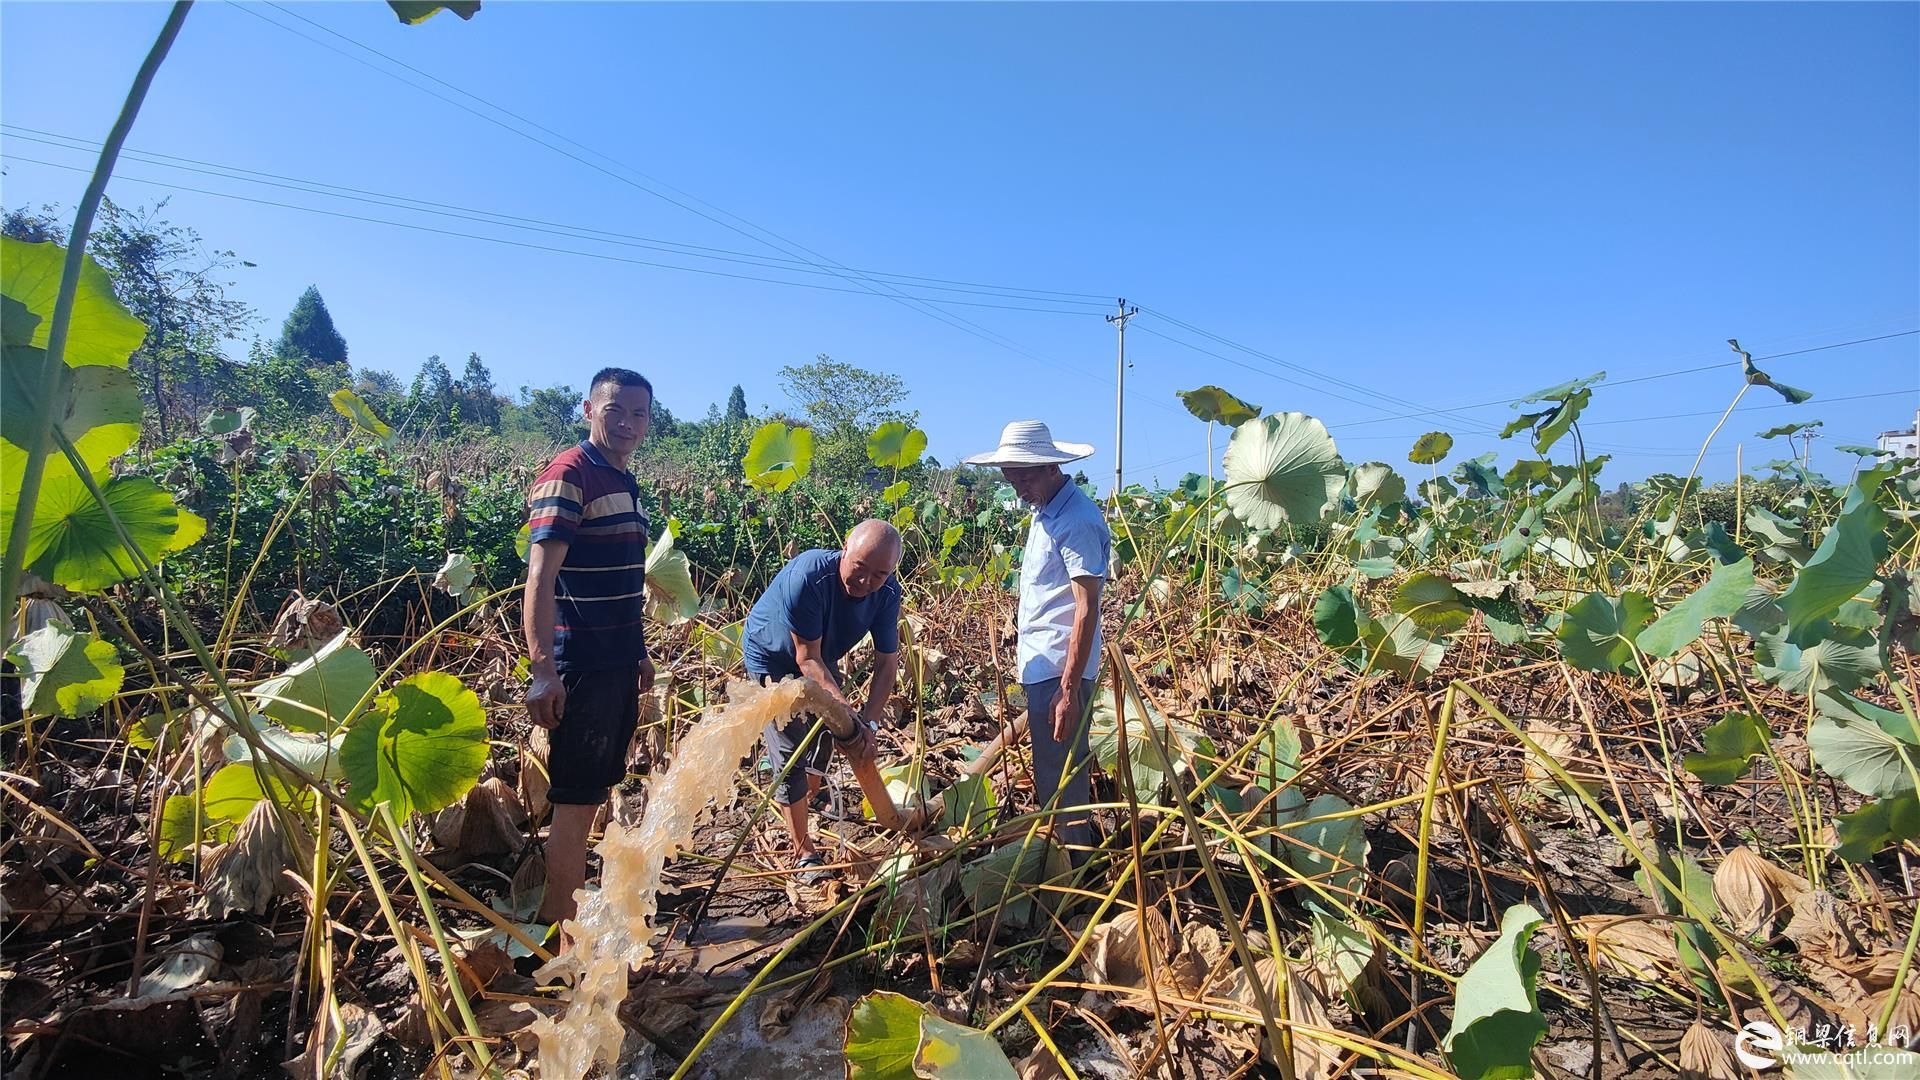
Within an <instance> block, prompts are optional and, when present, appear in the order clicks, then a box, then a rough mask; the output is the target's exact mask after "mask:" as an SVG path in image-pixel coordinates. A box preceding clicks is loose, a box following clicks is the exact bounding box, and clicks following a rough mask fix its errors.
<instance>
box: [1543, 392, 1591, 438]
mask: <svg viewBox="0 0 1920 1080" xmlns="http://www.w3.org/2000/svg"><path fill="white" fill-rule="evenodd" d="M1592 401H1593V391H1591V390H1578V391H1575V392H1574V393H1572V394H1569V395H1568V396H1567V398H1566V400H1564V401H1562V402H1561V403H1560V405H1559V407H1557V408H1555V409H1554V410H1553V411H1552V413H1550V414H1549V415H1548V416H1547V417H1546V419H1545V420H1544V421H1543V422H1542V423H1540V424H1539V425H1538V426H1536V427H1535V428H1534V432H1533V448H1534V450H1536V451H1538V452H1539V453H1542V454H1544V453H1546V452H1547V451H1548V450H1551V449H1552V448H1553V444H1554V443H1557V442H1559V441H1560V437H1561V436H1562V435H1565V434H1566V433H1567V431H1568V430H1569V429H1571V428H1572V427H1573V422H1574V421H1575V420H1578V419H1580V414H1581V412H1583V411H1584V410H1585V409H1586V407H1587V405H1588V404H1589V403H1591V402H1592Z"/></svg>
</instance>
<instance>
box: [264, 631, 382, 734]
mask: <svg viewBox="0 0 1920 1080" xmlns="http://www.w3.org/2000/svg"><path fill="white" fill-rule="evenodd" d="M347 634H348V631H345V630H342V631H340V632H339V633H338V634H335V635H334V636H333V638H332V640H330V641H328V642H327V643H326V644H324V645H322V646H320V647H319V648H318V649H315V650H314V651H313V653H312V654H311V655H309V656H307V657H306V658H305V659H303V660H301V661H300V662H299V663H297V664H295V665H293V666H292V667H290V668H288V669H287V671H286V674H284V675H280V676H277V677H275V678H272V679H268V680H267V681H266V682H263V683H261V684H260V685H259V686H257V687H255V688H254V689H253V691H252V695H251V696H252V697H253V698H254V699H255V700H257V701H259V702H260V706H259V708H260V711H261V712H262V713H264V714H266V715H267V716H269V717H271V718H272V719H274V720H277V721H279V722H280V723H281V724H283V725H285V726H286V727H288V728H290V729H292V730H294V731H318V732H332V731H335V730H337V729H339V728H340V727H341V726H342V725H344V724H345V723H347V721H348V720H349V719H350V716H349V715H348V714H349V713H350V712H351V711H352V709H353V707H354V706H355V705H358V704H359V703H360V699H361V698H363V697H365V696H366V693H367V689H368V688H369V687H371V686H372V685H373V683H374V680H375V679H376V678H377V677H378V676H377V675H376V674H375V673H374V668H373V658H372V657H371V656H368V655H367V654H366V653H364V652H362V651H361V650H359V649H356V648H354V647H353V646H351V645H349V644H347Z"/></svg>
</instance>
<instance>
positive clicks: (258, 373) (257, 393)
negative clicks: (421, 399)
mask: <svg viewBox="0 0 1920 1080" xmlns="http://www.w3.org/2000/svg"><path fill="white" fill-rule="evenodd" d="M388 378H392V376H388ZM241 385H242V388H243V391H242V392H243V395H244V398H245V403H246V404H249V405H252V406H253V407H254V408H256V409H258V410H260V415H261V417H262V418H263V419H265V420H268V421H270V422H272V424H273V425H274V426H276V427H289V426H295V425H298V424H299V423H301V421H303V420H305V419H307V418H309V417H314V416H331V415H333V408H332V406H331V405H329V404H328V402H327V389H331V388H327V389H322V385H321V384H320V383H319V382H318V381H316V380H315V379H314V376H313V371H312V370H311V369H309V368H308V367H307V364H306V361H305V360H304V359H302V358H301V357H298V356H282V355H280V354H279V353H278V352H276V351H274V350H272V349H269V348H268V347H267V343H266V342H264V341H261V340H260V339H259V338H255V339H254V340H253V347H252V348H251V349H250V350H249V351H248V354H247V366H246V370H245V373H244V377H243V378H242V380H241Z"/></svg>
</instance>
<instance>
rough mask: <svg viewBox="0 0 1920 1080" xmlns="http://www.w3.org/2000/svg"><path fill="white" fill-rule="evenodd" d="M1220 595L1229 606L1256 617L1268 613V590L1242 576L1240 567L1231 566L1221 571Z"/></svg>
mask: <svg viewBox="0 0 1920 1080" xmlns="http://www.w3.org/2000/svg"><path fill="white" fill-rule="evenodd" d="M1220 596H1221V598H1222V599H1224V600H1226V602H1227V607H1228V608H1230V609H1232V610H1234V611H1238V612H1240V613H1242V614H1245V615H1252V616H1254V617H1255V618H1258V617H1260V616H1261V615H1263V614H1265V613H1266V610H1267V591H1266V590H1265V589H1263V588H1261V587H1260V586H1259V585H1258V584H1256V583H1254V582H1251V581H1248V580H1247V579H1246V578H1245V577H1243V576H1241V574H1240V568H1239V567H1237V566H1229V567H1227V568H1226V569H1225V570H1223V571H1221V573H1220Z"/></svg>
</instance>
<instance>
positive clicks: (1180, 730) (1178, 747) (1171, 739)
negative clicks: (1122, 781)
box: [1087, 686, 1199, 799]
mask: <svg viewBox="0 0 1920 1080" xmlns="http://www.w3.org/2000/svg"><path fill="white" fill-rule="evenodd" d="M1143 707H1144V706H1143V705H1142V703H1141V702H1140V701H1139V699H1137V698H1129V699H1128V701H1127V731H1126V735H1127V767H1128V770H1129V772H1130V773H1131V775H1132V778H1133V790H1134V792H1135V793H1136V795H1137V796H1138V797H1139V798H1141V799H1151V798H1153V797H1155V796H1156V795H1158V794H1159V793H1160V788H1161V785H1163V784H1165V783H1166V782H1167V774H1168V773H1170V772H1172V771H1173V770H1174V768H1175V767H1177V766H1178V765H1179V764H1180V763H1181V762H1182V761H1185V760H1186V759H1187V755H1188V753H1189V751H1190V750H1191V748H1192V746H1193V740H1194V737H1195V736H1196V735H1198V734H1199V733H1198V732H1196V731H1194V730H1193V729H1191V728H1189V727H1187V726H1186V725H1184V724H1181V723H1178V722H1176V721H1170V720H1168V719H1167V718H1166V717H1163V716H1161V715H1160V714H1159V713H1158V712H1155V711H1153V710H1152V709H1148V710H1147V713H1146V718H1145V719H1143V718H1142V717H1141V712H1140V711H1141V709H1142V708H1143ZM1148 720H1151V721H1152V723H1153V726H1154V730H1153V731H1149V730H1148V729H1147V722H1148ZM1163 738H1164V741H1165V742H1166V745H1167V749H1168V750H1170V751H1171V752H1172V754H1173V760H1172V761H1171V762H1169V761H1168V760H1167V759H1166V757H1165V756H1164V755H1163V754H1162V753H1161V750H1160V744H1161V741H1162V739H1163ZM1087 746H1088V747H1089V749H1090V750H1091V751H1092V753H1093V757H1094V760H1095V761H1098V762H1099V763H1100V768H1101V769H1102V770H1103V771H1105V772H1106V774H1107V775H1108V776H1118V775H1120V728H1119V725H1118V723H1117V722H1116V719H1115V716H1114V709H1113V691H1112V690H1111V689H1109V688H1107V687H1104V686H1103V687H1101V688H1100V690H1099V691H1098V692H1097V693H1095V695H1094V698H1093V713H1092V716H1091V717H1090V718H1089V719H1088V721H1087Z"/></svg>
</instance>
